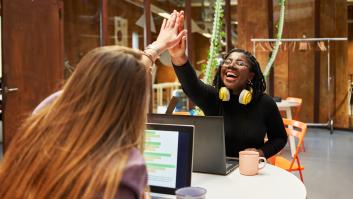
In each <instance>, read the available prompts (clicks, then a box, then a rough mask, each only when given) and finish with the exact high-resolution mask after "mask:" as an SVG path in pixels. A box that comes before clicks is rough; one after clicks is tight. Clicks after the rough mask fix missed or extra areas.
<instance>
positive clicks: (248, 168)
mask: <svg viewBox="0 0 353 199" xmlns="http://www.w3.org/2000/svg"><path fill="white" fill-rule="evenodd" d="M260 160H263V162H262V164H260V162H259V161H260ZM265 166H266V158H264V157H259V152H256V151H240V152H239V172H240V174H242V175H246V176H253V175H256V174H257V173H258V171H259V170H260V169H262V168H264V167H265Z"/></svg>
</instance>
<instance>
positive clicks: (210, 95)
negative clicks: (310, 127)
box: [174, 61, 287, 158]
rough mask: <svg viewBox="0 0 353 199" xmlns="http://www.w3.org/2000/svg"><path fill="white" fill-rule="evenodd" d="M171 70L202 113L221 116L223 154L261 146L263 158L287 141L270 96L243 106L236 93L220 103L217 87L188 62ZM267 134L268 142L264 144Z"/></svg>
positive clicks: (233, 153) (234, 154) (272, 153)
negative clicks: (223, 130) (206, 82)
mask: <svg viewBox="0 0 353 199" xmlns="http://www.w3.org/2000/svg"><path fill="white" fill-rule="evenodd" d="M174 70H175V72H176V74H177V76H178V79H179V81H180V83H181V86H182V89H183V90H184V92H185V93H186V95H187V96H188V97H189V98H190V99H191V100H192V101H193V102H194V103H195V104H196V105H197V106H198V107H200V108H201V109H202V110H203V112H204V113H205V115H208V116H219V115H221V116H223V117H224V129H225V142H226V153H227V156H233V157H234V156H235V157H237V156H238V152H239V151H241V150H244V149H246V148H257V149H261V150H262V151H263V153H264V155H265V157H266V158H268V157H271V156H273V155H275V154H276V153H277V152H279V151H280V150H281V149H282V148H283V147H284V146H285V144H286V142H287V134H286V131H285V128H284V125H283V122H282V118H281V114H280V113H279V110H278V108H277V105H276V103H275V102H274V101H273V99H272V97H270V96H268V95H266V94H263V95H262V96H261V97H259V99H257V100H256V101H255V102H251V103H250V104H248V105H243V104H240V103H239V102H238V97H239V96H238V95H233V94H231V97H230V100H229V101H227V102H222V101H221V100H220V99H219V98H218V92H217V90H216V89H215V88H214V87H212V86H210V85H207V84H204V83H203V82H202V81H201V80H199V79H198V78H197V76H196V73H195V71H194V69H193V68H192V66H191V64H190V63H189V61H188V62H186V63H185V64H184V65H183V66H175V65H174ZM266 133H267V138H268V141H267V142H266V143H264V138H265V135H266Z"/></svg>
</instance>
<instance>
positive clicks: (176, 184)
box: [144, 123, 194, 195]
mask: <svg viewBox="0 0 353 199" xmlns="http://www.w3.org/2000/svg"><path fill="white" fill-rule="evenodd" d="M193 134H194V127H193V126H186V125H174V124H152V123H148V124H147V129H146V132H145V151H144V157H145V160H146V165H147V170H148V185H149V186H150V188H151V192H152V193H159V194H171V195H173V194H174V193H175V190H176V189H179V188H181V187H187V186H190V185H191V173H192V150H193Z"/></svg>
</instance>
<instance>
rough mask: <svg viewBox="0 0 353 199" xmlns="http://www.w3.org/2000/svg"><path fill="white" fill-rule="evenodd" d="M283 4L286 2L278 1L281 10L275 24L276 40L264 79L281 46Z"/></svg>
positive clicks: (284, 0)
mask: <svg viewBox="0 0 353 199" xmlns="http://www.w3.org/2000/svg"><path fill="white" fill-rule="evenodd" d="M285 2H286V0H278V4H279V6H280V7H281V10H280V15H279V21H278V24H277V26H278V32H277V36H276V38H277V40H276V42H275V47H274V48H273V51H272V54H271V57H270V60H269V61H268V63H267V65H266V68H265V71H264V76H265V78H266V79H267V78H268V76H269V74H270V71H271V68H272V67H273V62H274V61H275V59H276V56H277V53H278V48H279V45H281V41H280V40H281V39H282V33H283V24H284V11H285V9H284V8H285V6H284V4H285Z"/></svg>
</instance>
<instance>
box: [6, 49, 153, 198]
mask: <svg viewBox="0 0 353 199" xmlns="http://www.w3.org/2000/svg"><path fill="white" fill-rule="evenodd" d="M141 56H142V54H141V53H140V52H139V51H137V50H132V49H129V48H124V47H117V46H110V47H102V48H96V49H94V50H92V51H90V52H89V53H88V54H87V55H85V56H84V57H83V58H82V60H81V61H80V63H79V64H78V65H77V67H76V70H75V72H74V73H73V74H72V76H71V78H70V79H69V81H68V82H67V83H66V85H65V86H64V88H63V92H62V94H61V96H60V97H59V98H58V99H57V100H55V101H54V102H53V103H52V104H51V105H48V106H47V107H45V108H44V109H42V110H41V111H39V112H38V113H36V114H34V115H33V116H31V117H29V118H28V119H27V120H26V121H25V122H24V124H23V125H22V126H21V128H20V130H19V131H18V132H17V133H16V135H15V137H14V139H13V140H12V142H11V143H10V146H9V147H8V150H7V151H6V153H5V156H4V159H3V161H2V164H1V166H0V198H9V199H17V198H21V199H24V198H28V199H29V198H33V199H34V198H35V199H37V198H39V199H44V198H51V199H57V198H70V199H71V198H95V197H102V198H104V199H108V198H109V199H110V198H114V197H115V196H116V194H117V191H118V186H119V183H120V180H121V177H122V173H123V170H124V167H125V165H126V162H127V160H128V157H129V153H130V151H131V149H132V148H134V147H135V148H138V149H140V150H141V151H142V150H143V149H142V148H143V141H144V128H145V123H146V112H147V108H146V107H147V104H148V98H149V94H148V93H149V86H150V85H149V84H150V79H149V77H150V75H149V72H148V70H147V68H146V67H145V66H144V65H143V63H142V62H141Z"/></svg>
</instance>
